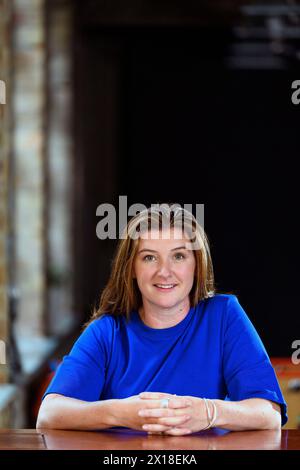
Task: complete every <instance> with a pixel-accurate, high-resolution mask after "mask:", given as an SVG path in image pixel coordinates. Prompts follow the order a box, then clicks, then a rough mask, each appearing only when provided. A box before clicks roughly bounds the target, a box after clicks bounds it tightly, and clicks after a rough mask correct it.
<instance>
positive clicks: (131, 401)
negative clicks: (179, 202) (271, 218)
mask: <svg viewBox="0 0 300 470" xmlns="http://www.w3.org/2000/svg"><path fill="white" fill-rule="evenodd" d="M286 421H287V416H286V403H285V401H284V398H283V396H282V393H281V391H280V388H279V385H278V382H277V379H276V376H275V373H274V370H273V368H272V366H271V364H270V360H269V358H268V355H267V353H266V351H265V348H264V346H263V344H262V342H261V340H260V338H259V336H258V334H257V332H256V331H255V329H254V327H253V325H252V323H251V322H250V320H249V318H248V317H247V315H246V313H245V312H244V310H243V309H242V307H241V306H240V304H239V302H238V299H237V297H236V296H234V295H230V294H216V292H215V288H214V279H213V268H212V262H211V257H210V251H209V246H208V241H207V238H206V236H205V233H204V231H203V229H202V228H201V226H200V225H199V224H198V223H197V221H196V219H195V218H194V217H193V215H192V214H191V213H189V212H187V211H186V210H185V209H182V208H180V207H176V206H171V205H168V204H164V205H160V206H159V207H156V208H153V207H152V208H150V209H147V210H145V211H143V212H141V213H140V214H138V215H137V216H135V217H134V218H133V219H131V220H130V222H129V224H128V226H127V227H126V231H125V235H124V236H123V238H122V239H121V240H120V242H119V246H118V249H117V252H116V255H115V258H114V262H113V267H112V272H111V276H110V279H109V281H108V284H107V286H106V287H105V289H104V291H103V293H102V296H101V299H100V305H99V308H98V310H97V311H95V312H94V313H93V315H92V317H91V320H90V321H89V323H88V325H87V327H86V329H85V330H84V332H83V333H82V335H81V336H80V337H79V339H78V340H77V341H76V343H75V345H74V346H73V348H72V350H71V352H70V354H69V355H67V356H65V357H64V360H63V362H62V364H61V365H60V367H59V368H58V370H57V372H56V375H55V377H54V379H53V380H52V382H51V384H50V385H49V387H48V389H47V391H46V393H45V396H44V399H43V402H42V405H41V408H40V411H39V416H38V421H37V427H38V428H56V429H81V430H92V429H105V428H109V427H119V426H121V427H128V428H132V429H138V430H144V431H147V432H149V433H162V434H169V435H186V434H190V433H193V432H198V431H201V430H204V429H208V428H210V427H218V428H224V429H229V430H237V431H238V430H249V429H280V427H281V425H283V424H285V422H286Z"/></svg>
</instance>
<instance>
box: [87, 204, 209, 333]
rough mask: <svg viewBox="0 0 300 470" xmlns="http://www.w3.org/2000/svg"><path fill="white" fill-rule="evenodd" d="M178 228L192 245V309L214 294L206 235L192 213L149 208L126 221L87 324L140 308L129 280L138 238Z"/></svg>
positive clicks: (176, 208) (165, 206)
mask: <svg viewBox="0 0 300 470" xmlns="http://www.w3.org/2000/svg"><path fill="white" fill-rule="evenodd" d="M168 225H169V228H170V229H172V228H176V227H181V228H183V231H184V232H185V234H186V235H187V236H188V238H189V240H190V242H191V243H192V246H194V247H195V248H193V252H194V256H195V261H196V264H195V274H194V284H193V287H192V289H191V292H190V304H191V306H192V307H194V306H196V305H197V304H198V303H199V302H200V301H201V300H203V299H205V298H208V297H213V296H214V295H215V285H214V274H213V265H212V260H211V255H210V249H209V242H208V239H207V237H206V234H205V232H204V230H203V228H202V227H201V225H200V224H199V223H198V222H197V220H196V218H195V217H194V216H193V214H192V213H191V212H189V211H187V210H186V209H183V208H182V207H180V206H178V205H176V204H169V203H168V204H167V203H164V204H160V205H158V204H157V205H155V206H151V207H150V208H148V209H146V210H143V211H142V212H140V213H139V214H138V215H136V216H134V217H133V218H132V219H130V221H129V222H128V224H127V226H126V227H125V230H124V232H123V235H122V238H121V239H120V240H119V243H118V246H117V249H116V253H115V256H114V258H113V261H112V269H111V273H110V277H109V280H108V282H107V284H106V286H105V288H104V289H103V291H102V294H101V297H100V302H99V307H98V308H97V309H94V311H93V313H92V315H91V317H90V319H89V321H88V322H87V324H86V325H85V326H87V325H89V324H90V323H91V322H92V321H93V320H95V319H97V318H100V317H102V316H103V315H104V314H106V313H108V314H111V315H116V316H117V315H125V316H126V318H127V320H129V319H130V312H132V310H137V309H139V307H141V306H142V296H141V293H140V290H139V288H138V285H137V281H136V279H135V278H134V277H133V267H134V260H135V256H136V253H137V250H138V245H139V236H140V235H141V234H142V233H144V232H146V231H149V230H150V229H151V230H152V229H153V226H155V228H158V229H159V230H162V229H164V228H166V227H167V226H168Z"/></svg>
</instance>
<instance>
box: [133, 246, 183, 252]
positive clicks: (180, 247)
mask: <svg viewBox="0 0 300 470" xmlns="http://www.w3.org/2000/svg"><path fill="white" fill-rule="evenodd" d="M182 249H183V250H186V247H185V246H177V247H176V248H172V250H171V251H175V250H182ZM143 251H151V253H157V251H155V250H150V249H149V248H143V249H142V250H140V251H138V254H139V253H143Z"/></svg>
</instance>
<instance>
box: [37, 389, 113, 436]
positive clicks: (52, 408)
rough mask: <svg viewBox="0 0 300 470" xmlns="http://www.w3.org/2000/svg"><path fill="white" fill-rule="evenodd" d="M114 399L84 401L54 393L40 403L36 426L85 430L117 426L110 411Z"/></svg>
mask: <svg viewBox="0 0 300 470" xmlns="http://www.w3.org/2000/svg"><path fill="white" fill-rule="evenodd" d="M46 399H47V397H46V398H45V400H46ZM116 401H117V400H103V401H95V402H86V401H82V400H77V399H74V398H69V397H64V396H62V395H55V396H53V397H51V398H50V397H49V398H48V399H47V402H45V403H43V404H42V405H41V408H40V411H39V416H38V420H37V425H36V427H37V428H48V429H73V430H83V431H85V430H96V429H106V428H109V427H112V426H117V425H118V424H117V423H116V422H115V418H114V415H113V413H112V410H113V408H114V406H115V402H116Z"/></svg>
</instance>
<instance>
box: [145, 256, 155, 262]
mask: <svg viewBox="0 0 300 470" xmlns="http://www.w3.org/2000/svg"><path fill="white" fill-rule="evenodd" d="M154 258H155V256H154V255H146V256H144V258H143V261H152V260H153V259H154Z"/></svg>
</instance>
